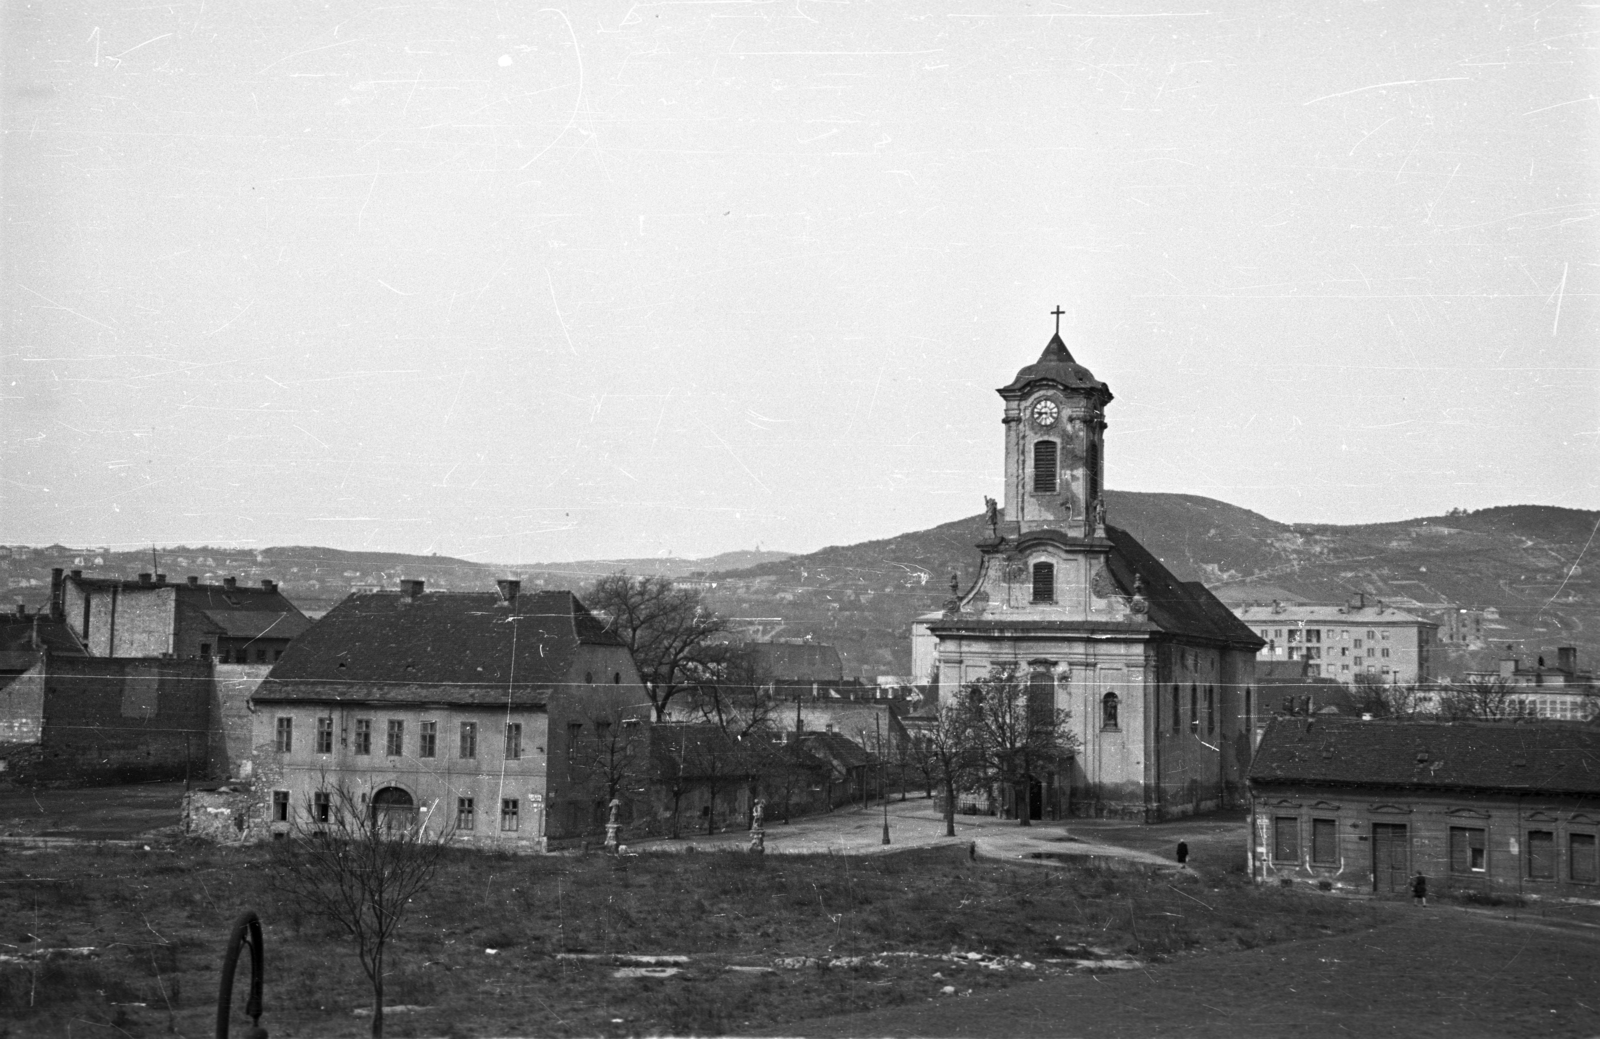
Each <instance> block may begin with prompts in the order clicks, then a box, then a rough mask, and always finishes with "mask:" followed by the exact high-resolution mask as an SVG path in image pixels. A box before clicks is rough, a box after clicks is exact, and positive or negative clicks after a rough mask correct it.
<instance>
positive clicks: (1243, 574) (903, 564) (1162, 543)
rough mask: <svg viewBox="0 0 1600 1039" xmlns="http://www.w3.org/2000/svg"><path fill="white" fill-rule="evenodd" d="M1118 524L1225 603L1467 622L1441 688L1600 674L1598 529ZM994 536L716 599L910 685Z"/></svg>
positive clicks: (971, 523)
mask: <svg viewBox="0 0 1600 1039" xmlns="http://www.w3.org/2000/svg"><path fill="white" fill-rule="evenodd" d="M1107 511H1108V513H1109V514H1110V516H1111V520H1112V522H1113V523H1115V524H1117V525H1118V526H1120V527H1123V528H1124V529H1126V530H1128V531H1129V532H1130V533H1132V534H1133V535H1134V536H1135V537H1137V538H1138V539H1139V540H1140V541H1141V542H1143V543H1144V545H1145V546H1146V547H1147V548H1149V549H1150V551H1151V552H1153V553H1154V554H1155V555H1156V556H1157V557H1158V558H1159V559H1161V560H1162V562H1163V563H1165V564H1166V566H1167V567H1168V568H1170V569H1171V570H1172V571H1173V573H1174V574H1176V575H1177V576H1178V577H1179V578H1180V579H1182V580H1185V581H1204V582H1205V583H1206V584H1207V585H1208V586H1210V587H1212V588H1214V589H1217V590H1220V591H1221V592H1222V594H1223V597H1224V598H1225V599H1228V600H1229V601H1247V600H1250V599H1271V598H1274V597H1278V598H1290V597H1293V598H1299V599H1304V600H1308V601H1313V602H1342V601H1344V600H1346V599H1348V598H1350V597H1351V596H1353V595H1355V594H1356V593H1357V592H1364V593H1366V594H1367V595H1368V596H1370V597H1376V598H1381V599H1384V600H1385V601H1387V602H1392V603H1394V604H1395V605H1397V606H1399V607H1401V608H1403V609H1409V610H1411V611H1413V612H1416V613H1418V614H1421V615H1424V616H1426V617H1428V618H1429V619H1432V620H1435V621H1440V622H1442V621H1443V620H1444V619H1445V615H1446V614H1447V613H1448V612H1450V611H1461V610H1466V611H1468V613H1467V614H1460V613H1458V616H1464V617H1467V618H1468V619H1469V622H1470V621H1471V619H1472V618H1473V617H1476V618H1477V627H1476V629H1474V630H1476V631H1477V632H1478V633H1480V634H1481V636H1482V637H1481V638H1479V639H1477V640H1475V641H1466V642H1459V643H1453V644H1446V645H1445V646H1443V647H1441V651H1440V653H1439V656H1438V662H1439V669H1440V670H1441V671H1442V672H1443V673H1459V672H1461V671H1462V670H1465V669H1467V668H1469V667H1480V666H1492V661H1493V659H1494V658H1495V657H1496V656H1497V655H1498V652H1499V650H1500V649H1501V648H1503V646H1504V644H1506V643H1512V644H1514V645H1516V646H1517V647H1518V652H1519V653H1521V654H1522V655H1523V656H1524V657H1528V658H1531V657H1533V656H1536V655H1538V654H1540V653H1543V654H1545V655H1547V656H1553V654H1554V647H1555V646H1557V645H1576V646H1578V647H1579V656H1580V660H1581V661H1583V662H1585V666H1593V665H1594V664H1595V663H1597V662H1600V586H1597V584H1596V581H1595V579H1594V577H1593V576H1592V575H1593V573H1594V570H1593V568H1585V567H1583V566H1582V565H1581V564H1580V563H1579V560H1580V557H1581V556H1582V555H1583V553H1584V552H1585V550H1586V548H1587V547H1588V544H1589V541H1590V539H1591V538H1592V537H1593V536H1594V533H1595V530H1596V526H1597V524H1600V513H1596V512H1589V511H1582V510H1576V509H1561V508H1553V507H1549V506H1535V505H1517V506H1504V507H1497V508H1492V509H1482V510H1479V511H1478V512H1474V513H1468V514H1460V515H1451V516H1432V517H1424V518H1420V519H1414V520H1406V521H1402V522H1397V523H1376V524H1362V525H1354V526H1335V525H1326V524H1289V523H1279V522H1277V521H1275V520H1271V519H1268V518H1266V517H1264V516H1261V515H1260V514H1258V513H1254V512H1251V511H1249V510H1248V509H1241V508H1239V507H1237V506H1234V505H1229V504H1227V503H1225V502H1220V501H1215V500H1213V499H1210V498H1202V497H1199V496H1196V495H1184V494H1146V493H1135V492H1129V491H1110V492H1108V494H1107ZM987 534H988V529H987V527H986V526H985V525H984V523H983V520H982V517H981V516H969V517H967V518H965V519H960V520H956V521H955V522H952V523H945V524H941V525H940V526H937V527H933V528H931V529H928V530H923V531H917V532H914V533H909V534H902V535H899V536H897V537H893V538H887V539H884V540H880V541H868V542H863V543H861V544H858V545H848V546H833V547H829V548H824V549H822V550H820V551H817V552H812V553H809V554H806V555H797V556H791V557H788V558H786V559H782V560H777V561H773V562H768V563H763V564H761V565H759V566H755V567H749V568H746V569H743V570H739V571H734V572H728V573H718V574H715V575H714V580H715V583H716V588H715V589H714V590H713V592H712V593H711V594H712V595H713V600H714V602H715V603H716V604H717V606H718V607H719V608H720V609H722V610H724V611H725V612H728V613H731V614H733V615H735V616H781V617H783V618H784V620H785V622H786V625H785V628H784V630H783V634H784V635H785V636H801V635H807V634H809V635H812V636H814V637H815V638H817V639H819V640H822V641H830V642H833V643H835V644H836V645H838V646H839V648H840V652H841V655H843V656H844V658H845V662H846V666H847V667H848V668H850V669H851V670H852V671H854V672H855V673H857V674H859V675H861V676H862V677H865V678H868V679H869V680H870V678H871V677H872V676H874V675H877V674H902V675H903V674H905V673H906V668H907V667H908V666H909V660H910V648H909V639H910V627H911V621H912V619H913V618H915V617H916V616H917V615H918V614H920V613H925V612H928V611H930V610H935V609H938V608H939V606H940V605H941V604H942V603H943V601H944V599H945V598H946V597H947V596H948V595H949V576H950V574H951V573H956V574H958V575H959V577H960V581H961V583H962V585H963V586H965V585H966V584H967V583H969V582H970V581H971V580H972V579H973V577H974V576H975V575H976V571H977V564H978V553H977V551H976V549H975V548H974V547H973V546H974V544H975V543H976V542H977V541H979V540H980V539H982V538H984V537H986V536H987ZM1230 593H1231V594H1230ZM1486 611H1487V612H1486ZM1470 627H1471V624H1470V623H1469V628H1470ZM1491 647H1492V648H1491ZM917 677H920V676H917Z"/></svg>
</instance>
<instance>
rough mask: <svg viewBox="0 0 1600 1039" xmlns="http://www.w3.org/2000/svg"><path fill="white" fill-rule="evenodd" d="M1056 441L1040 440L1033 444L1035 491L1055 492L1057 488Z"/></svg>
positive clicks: (1039, 492) (1041, 492) (1043, 492)
mask: <svg viewBox="0 0 1600 1039" xmlns="http://www.w3.org/2000/svg"><path fill="white" fill-rule="evenodd" d="M1056 469H1057V466H1056V442H1055V441H1054V440H1040V441H1039V442H1037V443H1036V444H1034V445H1033V493H1035V494H1054V493H1055V490H1056Z"/></svg>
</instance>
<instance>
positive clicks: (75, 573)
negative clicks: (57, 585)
mask: <svg viewBox="0 0 1600 1039" xmlns="http://www.w3.org/2000/svg"><path fill="white" fill-rule="evenodd" d="M72 576H73V577H74V578H82V577H83V571H82V570H74V571H72Z"/></svg>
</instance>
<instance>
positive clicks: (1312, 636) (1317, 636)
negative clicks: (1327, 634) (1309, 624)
mask: <svg viewBox="0 0 1600 1039" xmlns="http://www.w3.org/2000/svg"><path fill="white" fill-rule="evenodd" d="M1306 641H1307V642H1321V641H1322V629H1321V628H1307V629H1306Z"/></svg>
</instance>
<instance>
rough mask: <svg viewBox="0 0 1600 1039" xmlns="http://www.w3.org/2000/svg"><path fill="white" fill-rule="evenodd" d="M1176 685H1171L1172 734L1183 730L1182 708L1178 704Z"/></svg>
mask: <svg viewBox="0 0 1600 1039" xmlns="http://www.w3.org/2000/svg"><path fill="white" fill-rule="evenodd" d="M1178 695H1179V694H1178V687H1177V686H1173V687H1172V731H1173V733H1174V734H1176V733H1180V732H1182V731H1183V708H1182V707H1181V706H1179V704H1178Z"/></svg>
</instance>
